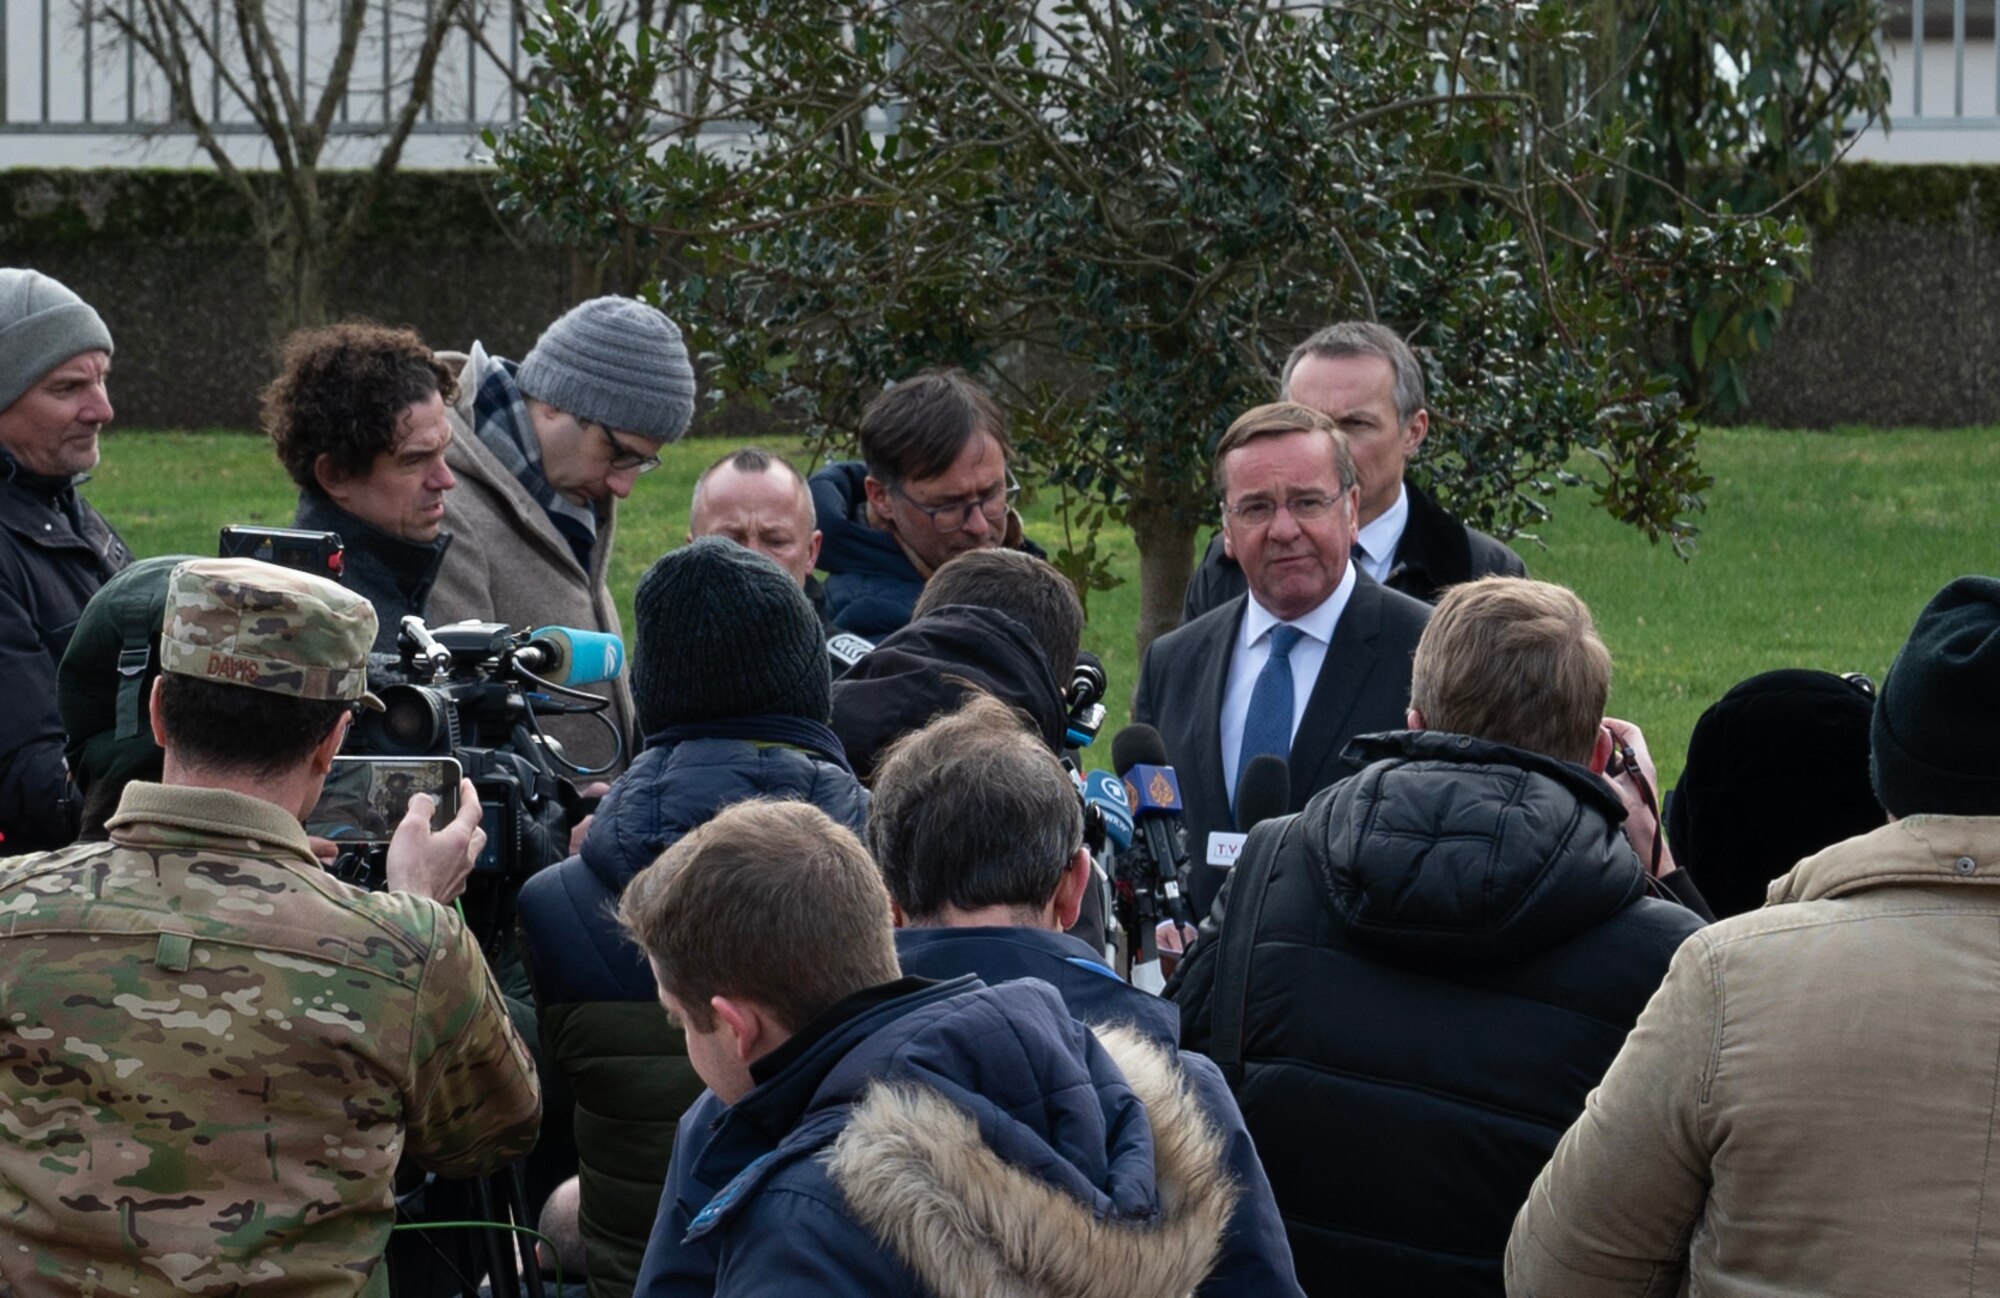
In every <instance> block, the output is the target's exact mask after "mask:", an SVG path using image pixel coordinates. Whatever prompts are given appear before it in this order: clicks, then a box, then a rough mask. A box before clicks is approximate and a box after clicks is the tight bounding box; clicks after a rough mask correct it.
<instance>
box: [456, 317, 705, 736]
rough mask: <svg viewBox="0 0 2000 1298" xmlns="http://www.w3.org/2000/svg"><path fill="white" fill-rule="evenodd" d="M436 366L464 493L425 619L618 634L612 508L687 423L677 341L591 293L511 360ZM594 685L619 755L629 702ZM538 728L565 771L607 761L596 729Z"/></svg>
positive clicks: (673, 330) (688, 385)
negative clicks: (444, 379) (605, 701)
mask: <svg viewBox="0 0 2000 1298" xmlns="http://www.w3.org/2000/svg"><path fill="white" fill-rule="evenodd" d="M438 358H439V359H440V360H441V361H443V362H445V363H446V364H448V365H453V366H455V367H457V370H458V394H459V395H458V401H457V404H456V405H455V406H454V407H453V409H452V411H451V421H452V432H453V438H452V443H451V449H450V451H449V452H448V453H447V455H446V459H445V462H446V464H448V465H449V466H450V468H451V471H452V473H453V474H455V475H456V476H457V478H458V488H457V490H455V491H453V492H451V493H450V494H449V495H448V496H446V497H445V524H444V525H445V529H446V530H447V531H449V532H451V533H452V534H453V535H454V537H456V540H455V541H454V542H453V543H452V546H451V549H450V550H449V551H447V552H446V554H445V557H444V561H443V563H442V564H441V565H440V566H439V568H438V574H437V582H436V585H434V586H433V587H432V589H431V595H430V616H431V620H432V621H433V622H451V621H457V620H459V619H461V618H477V619H479V620H481V621H487V622H505V623H507V624H508V625H510V626H548V625H551V624H554V625H559V626H570V627H580V628H582V629H584V630H586V631H603V632H608V633H610V634H612V635H617V634H619V633H620V631H619V626H618V610H617V607H616V605H615V604H614V603H613V602H612V599H611V591H610V589H609V587H608V586H607V585H606V582H605V574H606V573H607V572H608V571H609V569H610V564H611V543H612V534H613V530H614V524H615V520H616V506H617V502H618V501H619V500H620V499H622V498H623V497H625V496H628V495H630V494H631V492H632V487H633V485H634V484H635V483H636V482H637V481H638V480H639V478H640V476H641V475H642V474H644V473H646V472H648V471H649V470H651V469H654V468H657V467H658V466H659V463H660V461H659V453H660V449H661V448H662V447H664V446H665V445H667V443H669V442H677V441H679V440H680V439H681V437H682V436H683V435H685V434H686V432H687V429H688V423H689V421H690V420H692V419H693V418H694V398H695V380H694V366H693V364H692V363H691V362H690V361H689V359H688V350H687V344H686V343H684V342H683V341H682V340H681V331H680V330H679V329H678V328H677V327H675V325H674V322H673V321H671V320H669V319H667V317H666V316H665V315H664V314H662V313H661V312H660V311H659V310H658V309H657V308H655V307H651V306H648V305H647V304H645V303H644V302H639V301H635V300H634V299H632V298H625V297H600V298H593V299H591V300H590V301H588V302H585V303H583V304H581V305H580V306H576V307H573V308H571V310H570V311H569V312H568V313H567V314H565V315H564V316H563V317H562V318H561V319H560V320H557V321H556V322H555V323H554V324H552V325H550V326H549V327H548V328H547V329H545V330H543V331H542V336H541V339H540V340H539V341H537V342H536V343H535V345H534V347H533V349H531V350H530V351H529V352H528V355H527V358H526V359H525V360H522V361H520V362H518V363H516V362H514V361H510V360H503V359H500V358H498V357H494V356H489V355H488V354H487V352H486V349H485V348H484V347H482V346H481V345H480V344H478V343H474V344H473V345H472V351H471V353H470V354H469V355H466V354H459V353H451V352H440V353H438ZM595 688H596V690H597V691H598V692H600V693H602V694H603V695H604V696H605V697H607V698H609V699H610V700H611V702H612V706H611V709H610V711H609V713H608V714H607V715H608V716H609V718H610V719H611V720H612V721H613V723H614V724H615V725H616V726H617V729H618V732H619V734H620V735H623V736H626V737H627V740H628V742H627V752H626V756H629V755H630V743H629V740H630V738H631V737H632V736H633V735H634V733H635V731H634V725H633V709H632V691H631V689H630V688H629V686H628V685H627V684H626V683H625V682H624V681H623V680H619V681H613V682H608V683H606V684H604V685H602V686H598V687H595ZM543 728H544V729H545V730H546V731H547V732H548V733H550V734H551V735H552V736H554V737H555V738H557V739H559V740H561V741H562V743H563V745H564V747H565V749H566V750H567V751H568V754H569V757H570V760H571V761H573V762H577V763H579V764H581V765H584V766H591V767H596V766H604V765H606V764H607V763H610V762H612V760H613V755H614V745H613V743H612V741H611V738H610V736H609V734H608V733H607V732H606V731H605V729H604V728H603V727H602V726H601V725H598V724H596V723H595V721H594V720H593V719H592V718H589V717H568V718H563V717H558V718H553V719H550V720H548V721H545V722H544V724H543ZM622 765H623V763H622V761H621V762H619V763H617V764H616V765H614V767H613V770H616V769H620V768H622Z"/></svg>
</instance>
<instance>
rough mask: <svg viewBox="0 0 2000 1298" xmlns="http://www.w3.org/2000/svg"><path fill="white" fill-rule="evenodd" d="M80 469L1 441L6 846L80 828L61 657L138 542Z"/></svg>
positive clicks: (0, 757) (2, 818)
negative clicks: (41, 472) (44, 465)
mask: <svg viewBox="0 0 2000 1298" xmlns="http://www.w3.org/2000/svg"><path fill="white" fill-rule="evenodd" d="M82 481H83V478H82V477H81V476H79V477H77V478H75V479H73V480H72V479H63V478H44V477H38V476H36V475H33V474H30V473H27V472H25V471H22V470H20V469H19V468H18V467H17V466H16V465H15V463H14V461H13V459H12V458H11V457H10V456H8V455H7V454H6V452H4V451H0V682H3V683H4V684H0V835H4V838H3V839H0V855H10V854H13V853H16V852H33V851H40V850H42V849H44V848H51V847H61V846H63V845H64V844H66V843H68V842H69V841H70V840H71V839H72V838H74V837H76V814H75V813H76V808H75V806H74V805H73V803H72V800H71V799H70V797H69V796H68V784H69V780H68V775H67V772H66V768H65V767H64V765H63V752H62V746H63V728H62V718H61V717H60V716H59V715H58V714H57V712H56V665H57V664H58V663H60V662H61V661H62V656H63V650H64V649H66V648H68V647H69V638H70V635H71V633H72V632H74V631H75V630H76V620H77V619H78V618H79V617H81V616H82V615H83V606H84V605H85V604H87V603H89V602H90V597H91V596H92V595H94V594H96V593H97V588H98V587H99V586H102V585H103V584H104V583H105V582H106V581H108V580H110V579H111V577H112V576H113V575H115V574H116V573H117V572H118V571H119V570H120V569H122V568H123V567H124V566H125V565H126V564H128V563H130V562H132V552H131V551H130V550H128V549H126V548H125V543H124V542H123V541H121V540H119V539H118V534H117V533H116V532H114V531H112V530H111V525H110V524H109V523H106V522H105V521H104V519H103V517H102V516H101V515H99V514H98V512H97V511H96V510H94V509H92V508H91V507H90V506H89V505H88V504H87V503H85V501H84V500H83V499H82V498H81V497H79V496H78V495H77V494H76V488H77V485H78V484H80V483H81V482H82Z"/></svg>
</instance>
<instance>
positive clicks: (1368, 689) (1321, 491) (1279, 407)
mask: <svg viewBox="0 0 2000 1298" xmlns="http://www.w3.org/2000/svg"><path fill="white" fill-rule="evenodd" d="M1215 486H1216V491H1217V493H1218V494H1219V495H1220V496H1221V497H1222V513H1223V543H1224V545H1225V546H1226V547H1227V550H1228V553H1229V555H1230V557H1231V558H1233V559H1234V560H1235V561H1236V562H1237V564H1239V565H1240V566H1241V568H1242V570H1243V574H1244V576H1245V578H1246V580H1247V584H1248V593H1247V594H1246V595H1239V596H1237V597H1236V598H1235V599H1233V600H1230V601H1229V602H1227V603H1225V604H1223V605H1222V606H1221V607H1219V608H1216V609H1214V610H1213V611H1211V612H1209V613H1207V614H1205V615H1203V616H1202V617H1199V618H1196V619H1195V620H1194V621H1193V622H1190V623H1188V624H1187V625H1185V626H1182V627H1180V628H1179V629H1178V630H1175V631H1171V632H1169V633H1168V634H1166V635H1164V636H1161V637H1160V638H1159V639H1158V640H1156V641H1154V642H1153V644H1152V646H1151V647H1150V648H1148V649H1147V651H1146V657H1145V660H1144V661H1143V662H1142V663H1141V664H1140V667H1139V688H1138V691H1137V693H1136V694H1135V695H1134V697H1133V701H1132V719H1133V720H1134V721H1140V722H1146V723H1148V724H1150V725H1153V726H1155V727H1157V728H1158V729H1159V731H1160V735H1161V737H1162V738H1163V739H1164V740H1165V741H1166V746H1167V757H1168V759H1169V760H1170V761H1171V762H1173V764H1174V766H1175V767H1176V768H1177V770H1178V771H1179V773H1180V777H1181V796H1182V799H1183V801H1184V803H1185V805H1186V816H1185V821H1184V823H1185V825H1186V828H1187V835H1188V840H1187V841H1188V856H1189V859H1190V860H1191V861H1192V862H1193V868H1192V870H1191V872H1190V873H1191V878H1190V881H1189V891H1190V893H1191V894H1192V897H1193V900H1194V904H1195V908H1196V911H1197V913H1199V914H1206V913H1207V911H1208V907H1209V903H1210V902H1212V901H1213V900H1214V899H1215V894H1216V892H1217V891H1219V890H1220V889H1221V887H1222V880H1223V878H1224V877H1225V869H1224V865H1225V864H1226V863H1227V862H1228V861H1229V860H1230V859H1231V857H1230V848H1231V842H1230V840H1229V839H1228V838H1227V837H1223V838H1216V837H1214V836H1215V835H1223V836H1227V835H1229V834H1231V833H1232V832H1233V831H1234V830H1235V829H1236V823H1235V815H1234V811H1233V808H1234V806H1235V802H1236V788H1237V781H1238V780H1239V779H1241V778H1242V773H1243V769H1244V768H1245V767H1247V766H1248V765H1249V764H1250V759H1251V758H1252V757H1255V756H1257V755H1258V754H1260V753H1275V754H1277V755H1279V756H1282V757H1285V758H1286V760H1287V764H1288V765H1289V766H1290V767H1291V777H1292V778H1291V795H1292V796H1291V810H1293V811H1297V810H1299V809H1300V808H1302V807H1304V806H1305V803H1306V799H1307V798H1308V797H1310V796H1311V795H1312V794H1313V793H1315V792H1317V791H1318V790H1320V789H1323V788H1325V787H1326V786H1327V785H1329V784H1332V783H1334V782H1335V781H1336V780H1338V779H1339V778H1340V777H1341V775H1342V774H1344V773H1345V772H1344V770H1343V768H1342V766H1341V763H1340V760H1339V758H1340V751H1341V749H1343V748H1345V747H1346V746H1347V741H1348V740H1349V739H1351V738H1353V737H1354V736H1355V735H1357V734H1366V733H1368V732H1371V731H1377V730H1397V729H1400V728H1401V727H1402V725H1403V713H1404V710H1405V709H1406V708H1407V707H1408V706H1409V702H1410V658H1411V655H1412V654H1413V653H1415V652H1416V647H1417V639H1418V637H1419V636H1420V635H1422V633H1423V629H1424V622H1425V620H1426V619H1428V618H1429V616H1430V608H1429V607H1428V606H1427V605H1425V604H1423V603H1422V602H1420V601H1418V600H1414V599H1411V598H1410V597H1409V596H1407V595H1400V594H1398V593H1396V592H1395V591H1392V590H1389V589H1386V588H1385V587H1383V586H1382V585H1380V584H1379V583H1377V582H1376V581H1375V579H1374V578H1372V577H1370V576H1368V575H1367V573H1365V572H1363V571H1361V567H1360V565H1359V564H1355V563H1351V562H1349V554H1350V551H1351V550H1352V548H1353V545H1354V536H1355V531H1356V528H1357V520H1358V517H1359V513H1360V508H1361V505H1360V500H1361V489H1360V487H1359V485H1357V480H1356V473H1355V462H1354V457H1353V456H1352V454H1351V453H1350V452H1349V450H1348V441H1347V438H1346V436H1345V435H1344V434H1343V433H1342V432H1341V431H1340V430H1339V429H1338V428H1337V427H1336V426H1335V424H1334V421H1333V420H1331V419H1329V418H1328V417H1327V416H1325V415H1323V414H1320V413H1319V412H1318V411H1316V410H1312V409H1309V408H1308V407H1305V406H1301V405H1294V404H1291V403H1287V402H1281V403H1278V404H1276V405H1268V406H1258V407H1257V408H1256V409H1254V410H1251V411H1249V412H1247V413H1245V414H1244V415H1243V416H1242V417H1241V418H1239V419H1237V421H1236V422H1235V423H1233V424H1231V425H1230V426H1229V431H1228V432H1226V433H1224V434H1223V435H1222V441H1221V442H1220V443H1219V444H1218V445H1217V446H1216V449H1215Z"/></svg>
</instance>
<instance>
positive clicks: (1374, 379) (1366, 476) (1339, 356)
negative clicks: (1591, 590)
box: [1181, 320, 1528, 622]
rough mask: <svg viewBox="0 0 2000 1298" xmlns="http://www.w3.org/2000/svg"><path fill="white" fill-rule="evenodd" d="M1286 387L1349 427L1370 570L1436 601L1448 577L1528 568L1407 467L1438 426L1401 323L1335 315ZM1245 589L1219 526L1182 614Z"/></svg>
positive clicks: (1300, 352) (1186, 618)
mask: <svg viewBox="0 0 2000 1298" xmlns="http://www.w3.org/2000/svg"><path fill="white" fill-rule="evenodd" d="M1278 394H1279V398H1280V400H1284V401H1296V402H1298V403H1299V404H1300V405H1303V406H1310V407H1312V408H1313V409H1314V410H1317V411H1319V412H1320V413H1321V414H1323V415H1326V416H1327V417H1328V418H1330V419H1332V420H1333V421H1334V422H1335V423H1337V424H1338V425H1339V426H1340V429H1341V431H1342V432H1344V433H1346V434H1347V441H1348V445H1349V446H1350V447H1351V448H1352V449H1353V452H1354V463H1355V467H1356V468H1357V469H1358V470H1359V471H1360V475H1361V527H1360V531H1359V532H1358V533H1357V534H1356V537H1355V554H1354V558H1355V561H1356V562H1357V563H1359V564H1360V565H1361V566H1362V568H1363V569H1364V570H1366V571H1367V573H1368V575H1369V576H1371V577H1373V578H1375V580H1377V581H1379V582H1381V583H1382V584H1383V585H1384V586H1387V587H1388V588H1389V589H1391V590H1396V591H1401V592H1402V593H1403V594H1405V595H1408V596H1410V597H1412V598H1414V599H1420V600H1422V601H1424V602H1425V603H1426V604H1434V603H1436V602H1437V598H1438V595H1439V593H1440V592H1442V591H1443V590H1444V589H1445V587H1447V586H1455V585H1457V584H1458V583H1459V582H1462V581H1471V580H1472V579H1473V578H1475V577H1484V576H1488V575H1492V574H1498V575H1500V576H1503V577H1525V576H1526V575H1527V573H1528V570H1527V567H1526V566H1525V565H1524V564H1522V562H1521V557H1520V556H1519V555H1517V554H1515V553H1514V552H1513V551H1512V550H1510V549H1508V548H1507V547H1506V546H1505V545H1503V544H1502V543H1500V542H1499V541H1496V540H1494V539H1493V538H1492V537H1490V536H1488V535H1486V533H1484V532H1481V531H1478V530H1476V529H1474V528H1471V527H1468V526H1466V525H1465V524H1464V523H1461V522H1459V521H1458V520H1457V519H1456V518H1453V517H1452V516H1451V515H1450V514H1449V513H1447V512H1446V511H1445V508H1444V507H1443V506H1442V505H1440V504H1438V503H1437V502H1436V501H1435V500H1432V499H1431V498H1430V496H1429V495H1428V494H1427V493H1426V492H1425V491H1424V490H1423V488H1422V487H1420V486H1418V485H1417V484H1416V483H1415V482H1413V481H1411V480H1410V478H1409V476H1408V473H1407V471H1406V470H1407V468H1408V465H1409V462H1410V458H1411V457H1412V456H1413V455H1415V454H1416V453H1417V450H1418V448H1419V447H1421V446H1422V445H1423V444H1424V437H1425V435H1426V434H1427V433H1428V432H1429V431H1430V412H1429V411H1428V410H1426V409H1425V408H1424V372H1423V369H1422V367H1421V366H1419V365H1418V364H1417V358H1416V355H1415V354H1414V353H1412V352H1411V351H1410V348H1409V345H1408V344H1407V343H1405V342H1404V341H1403V340H1402V339H1401V338H1399V337H1398V336H1397V335H1396V332H1395V331H1394V330H1392V329H1389V328H1387V327H1385V326H1383V325H1379V324H1372V323H1367V322H1363V321H1356V320H1348V321H1343V322H1341V323H1340V324H1335V325H1329V326H1328V327H1327V328H1325V329H1322V330H1320V331H1319V332H1318V333H1316V334H1314V335H1313V336H1312V337H1310V338H1308V339H1306V340H1305V341H1304V342H1302V343H1300V344H1299V345H1298V346H1297V347H1295V348H1293V349H1292V354H1291V356H1290V357H1289V358H1287V360H1286V361H1285V372H1284V375H1283V377H1282V378H1281V379H1280V381H1279V385H1278ZM1243 590H1244V580H1243V569H1242V568H1241V567H1240V566H1239V565H1238V564H1237V562H1236V560H1235V559H1233V558H1231V557H1230V555H1229V553H1228V549H1227V547H1226V546H1225V545H1224V544H1223V535H1222V533H1221V532H1217V533H1216V535H1215V537H1214V539H1213V540H1211V541H1210V542H1209V546H1208V554H1207V555H1206V556H1205V557H1204V558H1203V559H1202V561H1201V565H1200V566H1199V567H1198V568H1197V569H1196V570H1195V574H1194V580H1193V581H1191V582H1189V583H1188V590H1187V598H1186V600H1185V601H1184V602H1183V604H1182V606H1181V621H1183V622H1192V621H1194V619H1196V618H1198V617H1200V616H1201V615H1202V614H1203V613H1206V612H1208V611H1209V610H1210V609H1213V608H1219V607H1221V606H1222V605H1223V604H1225V603H1227V602H1228V601H1229V600H1232V599H1235V598H1236V597H1237V596H1238V595H1241V594H1242V593H1243Z"/></svg>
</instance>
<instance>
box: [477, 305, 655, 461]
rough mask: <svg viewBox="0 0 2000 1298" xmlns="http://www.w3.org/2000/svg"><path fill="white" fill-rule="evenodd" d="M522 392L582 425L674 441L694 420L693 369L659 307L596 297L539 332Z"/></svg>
mask: <svg viewBox="0 0 2000 1298" xmlns="http://www.w3.org/2000/svg"><path fill="white" fill-rule="evenodd" d="M514 382H515V383H516V385H518V386H519V387H520V389H521V392H522V393H523V394H524V395H526V396H530V397H533V398H534V399H535V400H537V401H545V402H547V403H548V404H549V405H552V406H554V407H555V408H556V409H558V410H564V411H567V412H569V413H570V414H572V415H575V416H576V417H577V418H579V419H587V420H589V421H590V422H591V423H594V424H603V425H604V426H605V427H606V428H609V429H611V430H613V431H614V432H620V433H634V434H636V435H638V436H640V437H646V438H651V439H652V440H653V441H656V442H677V441H679V440H680V439H681V436H682V434H684V433H686V432H687V430H688V424H689V422H690V421H692V420H693V419H694V366H693V364H692V363H690V362H689V360H688V351H687V344H686V343H684V342H682V341H681V331H680V329H679V328H678V327H677V326H675V324H674V322H673V321H671V320H669V319H667V317H666V315H665V314H664V313H662V312H661V311H660V310H659V309H658V308H657V307H650V306H647V305H646V304H645V303H644V302H638V301H634V300H633V299H632V298H629V297H597V298H592V299H591V300H590V301H588V302H585V303H583V304H582V305H580V306H573V307H571V308H570V309H569V310H568V311H567V312H566V313H564V315H563V318H562V319H560V320H558V321H556V322H555V323H554V324H552V325H550V326H549V327H548V328H547V329H544V330H543V331H542V336H541V337H540V338H539V339H537V340H536V342H535V349H534V350H533V351H531V352H529V353H528V359H526V360H524V361H522V362H521V368H520V371H519V372H518V373H516V374H515V376H514Z"/></svg>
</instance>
